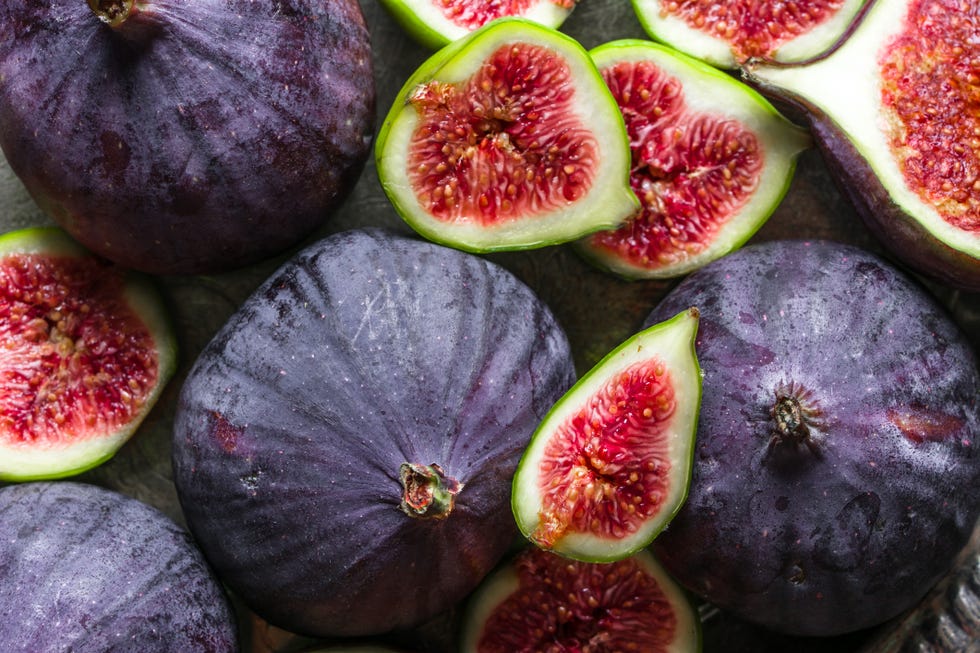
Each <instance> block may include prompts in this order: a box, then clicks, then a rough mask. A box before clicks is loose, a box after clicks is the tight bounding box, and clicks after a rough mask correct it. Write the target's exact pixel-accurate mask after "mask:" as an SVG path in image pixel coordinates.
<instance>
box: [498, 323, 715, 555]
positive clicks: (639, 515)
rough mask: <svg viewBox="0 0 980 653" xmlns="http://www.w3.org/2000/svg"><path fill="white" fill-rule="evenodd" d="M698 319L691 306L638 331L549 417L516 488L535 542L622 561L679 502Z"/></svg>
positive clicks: (685, 475) (696, 398) (522, 522)
mask: <svg viewBox="0 0 980 653" xmlns="http://www.w3.org/2000/svg"><path fill="white" fill-rule="evenodd" d="M698 318H699V315H698V311H697V309H696V308H690V309H688V310H686V311H683V312H681V313H678V314H677V315H675V316H674V317H673V318H671V319H669V320H666V321H664V322H662V323H659V324H656V325H653V326H650V327H648V328H647V329H645V330H643V331H641V332H640V333H638V334H636V335H634V336H633V337H632V338H630V339H628V340H627V341H626V342H624V343H623V344H621V345H620V346H619V347H617V348H616V349H615V350H613V351H612V352H611V353H610V354H609V355H608V356H606V357H605V358H604V359H603V360H601V361H600V362H599V363H598V364H597V365H596V366H595V367H594V368H592V370H591V371H590V372H588V373H587V374H586V375H585V376H583V377H582V378H581V379H580V380H579V381H578V382H577V383H576V384H575V385H574V386H573V387H572V388H571V389H570V390H569V391H568V392H567V393H566V394H565V395H564V396H563V397H562V398H561V399H559V400H558V401H557V402H556V403H555V405H554V407H553V408H552V409H551V411H550V412H549V413H548V414H547V415H546V416H545V418H544V420H543V421H542V422H541V424H540V426H539V427H538V429H537V430H536V431H535V433H534V436H533V437H532V439H531V442H530V444H529V445H528V447H527V449H526V450H525V451H524V455H523V456H522V458H521V462H520V464H519V465H518V468H517V472H516V473H515V475H514V483H513V491H512V495H511V506H512V508H513V511H514V517H515V519H516V521H517V525H518V527H519V528H520V529H521V532H522V533H523V534H524V535H525V536H526V537H528V538H529V539H530V540H531V542H533V543H534V544H536V545H537V546H538V547H540V548H542V549H547V550H550V551H553V552H555V553H559V554H561V555H563V556H566V557H569V558H574V559H577V560H583V561H587V562H610V561H614V560H620V559H623V558H626V557H628V556H630V555H632V554H633V553H634V552H636V551H638V550H639V549H642V548H643V547H645V546H647V545H648V544H649V543H650V542H651V541H653V539H654V538H655V537H656V535H657V534H658V533H659V532H660V531H661V530H663V528H664V527H665V526H666V525H667V524H668V523H669V522H670V520H671V519H672V518H673V516H674V514H675V513H676V512H677V511H678V510H679V509H680V507H681V505H682V504H683V503H684V498H685V497H686V496H687V488H688V485H689V483H690V479H691V467H692V460H691V457H692V455H693V451H694V436H695V427H696V425H697V419H698V408H699V406H700V403H701V370H700V368H699V367H698V362H697V357H696V354H695V351H694V337H695V334H696V333H697V326H698Z"/></svg>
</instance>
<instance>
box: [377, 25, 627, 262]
mask: <svg viewBox="0 0 980 653" xmlns="http://www.w3.org/2000/svg"><path fill="white" fill-rule="evenodd" d="M375 151H376V156H377V169H378V175H379V178H380V181H381V186H382V188H383V189H384V192H385V193H386V195H387V196H388V198H389V199H390V200H391V202H392V204H393V205H394V207H395V209H396V210H397V211H398V212H399V214H400V215H401V216H402V218H404V220H405V221H406V222H407V223H408V224H409V225H411V226H412V227H413V228H414V229H415V230H416V231H417V232H419V233H420V234H422V235H423V236H425V237H426V238H428V239H430V240H433V241H435V242H439V243H442V244H445V245H450V246H452V247H456V248H458V249H463V250H467V251H472V252H489V251H495V250H509V249H510V250H512V249H529V248H533V247H541V246H544V245H551V244H556V243H561V242H566V241H570V240H574V239H576V238H579V237H581V236H584V235H585V234H587V233H591V232H593V231H597V230H600V229H610V228H612V227H614V226H616V225H618V224H619V223H620V222H622V221H623V220H625V219H626V218H627V217H628V216H629V215H631V214H632V213H633V212H634V211H635V210H636V208H637V200H636V197H635V195H634V194H633V191H632V190H630V187H629V167H630V152H629V141H628V140H627V137H626V128H625V126H624V124H623V118H622V116H621V115H620V112H619V107H618V106H617V105H616V101H615V100H614V99H613V97H612V95H611V94H610V93H609V89H607V88H606V85H605V83H603V81H602V77H601V76H600V75H599V72H598V70H596V67H595V64H593V62H592V60H591V59H590V58H589V55H588V52H586V50H585V49H584V48H583V47H582V46H581V45H580V44H579V43H578V42H577V41H575V40H574V39H572V38H571V37H569V36H566V35H564V34H561V33H560V32H557V31H555V30H553V29H550V28H547V27H544V26H542V25H539V24H537V23H534V22H532V21H529V20H525V19H522V18H501V19H498V20H495V21H493V22H491V23H489V24H488V25H486V26H485V27H482V28H480V29H478V30H477V31H475V32H473V33H472V34H471V35H469V36H467V37H465V38H462V39H459V40H457V41H454V42H453V43H452V44H451V45H448V46H446V47H445V48H443V49H442V50H440V51H439V52H437V53H436V54H434V55H433V56H432V57H430V58H429V59H428V60H427V61H426V62H425V63H424V64H422V66H421V67H420V68H419V69H418V70H417V71H416V72H415V74H414V75H412V76H411V77H410V78H409V80H408V81H407V82H406V83H405V85H404V87H403V88H402V90H401V93H400V94H399V95H398V97H397V98H396V99H395V101H394V103H393V105H392V107H391V110H390V112H389V113H388V116H387V118H386V120H385V122H384V124H383V125H382V127H381V131H380V133H379V134H378V139H377V145H376V150H375Z"/></svg>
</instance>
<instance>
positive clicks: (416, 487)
mask: <svg viewBox="0 0 980 653" xmlns="http://www.w3.org/2000/svg"><path fill="white" fill-rule="evenodd" d="M399 478H400V480H401V484H402V490H403V492H402V501H401V509H402V511H404V512H405V514H406V515H408V516H409V517H414V518H416V519H445V518H446V517H448V516H449V513H451V512H452V510H453V505H454V504H455V502H456V495H457V494H458V493H459V491H460V490H461V489H462V488H463V484H462V483H460V482H459V481H457V480H456V479H454V478H452V477H450V476H446V474H445V473H444V472H443V471H442V468H441V467H439V465H437V464H435V463H432V464H431V465H420V464H418V463H402V464H401V467H400V468H399Z"/></svg>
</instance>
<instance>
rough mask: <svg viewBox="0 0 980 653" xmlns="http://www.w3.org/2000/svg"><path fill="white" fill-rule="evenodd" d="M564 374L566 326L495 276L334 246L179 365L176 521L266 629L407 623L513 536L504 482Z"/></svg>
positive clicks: (419, 246)
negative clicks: (182, 379) (185, 365)
mask: <svg viewBox="0 0 980 653" xmlns="http://www.w3.org/2000/svg"><path fill="white" fill-rule="evenodd" d="M573 376H574V369H573V365H572V359H571V356H570V352H569V346H568V342H567V340H566V338H565V335H564V333H563V331H562V330H561V327H560V326H559V325H558V323H557V322H556V321H555V320H554V318H553V316H552V314H551V312H550V311H549V310H548V308H547V307H546V306H545V305H544V304H543V303H541V302H540V301H539V300H538V299H537V298H536V297H535V296H534V294H533V293H532V292H531V291H530V289H529V288H528V287H527V286H525V285H524V284H522V283H521V282H520V281H518V280H517V278H516V277H514V276H513V275H511V274H510V273H508V272H507V271H506V270H505V269H503V268H501V267H500V266H497V265H494V264H492V263H490V262H488V261H486V260H483V259H481V258H478V257H476V256H473V255H470V254H465V253H463V252H459V251H456V250H453V249H450V248H446V247H441V246H438V245H435V244H432V243H428V242H423V241H419V240H415V239H408V238H404V237H396V236H393V235H392V234H389V233H387V232H382V231H370V232H368V231H351V232H345V233H342V234H338V235H334V236H331V237H330V238H327V239H325V240H322V241H320V242H318V243H316V244H314V245H312V246H310V247H309V248H307V249H306V250H304V251H303V252H301V253H300V254H298V255H297V256H296V257H294V258H293V259H291V260H290V261H288V262H287V263H286V264H285V265H284V266H283V267H282V268H280V270H279V271H278V272H277V273H275V274H274V275H273V276H272V277H271V278H270V279H269V280H268V281H267V282H266V283H265V284H263V286H262V287H260V288H259V289H258V290H257V291H256V293H255V294H254V295H252V296H251V297H250V298H249V299H248V300H246V301H245V303H244V304H243V305H242V307H241V308H240V309H239V311H238V312H237V313H236V314H235V315H234V316H233V317H232V318H231V319H230V320H229V322H228V323H227V324H226V325H225V326H224V327H223V328H222V330H221V331H219V333H218V334H217V335H216V336H215V338H214V340H212V341H211V343H210V344H209V345H208V346H207V347H206V348H205V350H204V351H203V352H202V354H201V356H200V357H199V358H198V360H197V362H196V364H195V366H194V368H193V369H192V370H191V371H190V374H189V375H188V378H187V381H186V383H185V385H184V387H183V390H182V392H181V396H180V401H179V404H178V409H177V415H176V419H175V425H174V426H175V429H174V430H175V434H174V457H173V460H174V480H175V482H176V485H177V491H178V494H179V497H180V501H181V505H182V506H183V509H184V514H185V515H186V517H187V521H188V524H189V526H190V528H191V531H192V532H193V533H194V534H195V536H196V537H197V538H198V540H199V541H200V542H201V546H202V548H203V549H204V552H205V554H206V555H207V556H208V558H209V559H210V560H211V562H212V563H213V564H214V566H215V568H216V570H217V571H218V574H219V576H221V578H222V580H224V581H225V582H226V583H227V584H228V585H229V587H231V588H232V589H233V591H234V592H235V593H236V594H237V595H239V596H240V597H241V598H242V599H243V600H244V601H245V602H246V603H247V604H248V605H249V606H250V607H251V608H252V609H253V610H255V611H256V612H257V613H258V614H259V615H261V616H263V617H264V618H265V619H267V620H268V621H270V622H272V623H274V624H276V625H279V626H281V627H284V628H286V629H288V630H291V631H294V632H299V633H304V634H312V635H317V636H340V635H369V634H375V633H381V632H385V631H388V630H391V629H397V628H408V627H412V626H415V625H418V624H420V623H421V622H422V621H424V620H426V619H429V618H431V617H433V616H435V615H436V614H437V613H439V612H441V611H443V610H448V609H449V608H451V607H452V606H454V605H456V604H457V603H458V602H459V601H460V600H461V599H462V598H463V597H464V596H465V595H466V594H467V593H468V592H470V591H471V590H472V589H473V588H474V587H475V586H476V585H477V584H478V583H479V581H480V580H481V579H482V578H483V577H484V575H485V574H487V573H488V572H489V571H490V569H491V568H492V567H493V566H494V564H496V562H497V561H498V560H499V559H500V558H501V556H502V555H503V554H504V553H505V552H506V551H507V549H508V548H509V547H510V546H511V545H512V544H513V542H514V541H515V539H516V537H517V528H516V525H515V523H514V519H513V516H512V514H511V511H510V487H511V478H512V476H513V474H514V470H515V468H516V467H517V463H518V459H519V458H520V456H521V453H522V452H523V450H524V447H525V446H527V443H528V440H529V439H530V436H531V433H532V431H533V430H534V428H535V426H537V424H538V422H539V421H540V420H541V419H542V418H543V417H544V415H545V413H546V412H547V411H548V409H549V408H550V407H551V406H552V404H553V403H554V402H555V401H556V400H557V399H558V398H559V397H560V396H561V394H562V393H563V392H564V391H565V390H566V389H567V388H568V387H569V386H570V385H571V382H572V380H573Z"/></svg>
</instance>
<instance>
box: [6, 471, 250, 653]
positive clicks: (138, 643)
mask: <svg viewBox="0 0 980 653" xmlns="http://www.w3.org/2000/svg"><path fill="white" fill-rule="evenodd" d="M0 533H3V537H2V538H0V578H2V579H3V582H2V583H0V642H3V650H4V651H5V652H9V653H43V652H45V651H52V652H53V651H73V652H74V653H107V652H118V653H122V652H124V651H139V652H140V653H173V652H174V651H180V652H181V653H234V652H236V651H238V641H237V625H236V623H235V619H234V614H233V612H232V610H231V607H230V605H229V603H228V600H227V598H226V597H225V595H224V593H223V590H222V588H221V586H220V585H219V584H218V582H217V580H216V579H215V578H214V575H213V574H212V572H211V570H210V568H209V567H208V565H207V563H206V562H205V560H204V557H203V556H202V555H201V552H200V551H199V550H198V549H197V548H196V547H195V545H194V544H193V542H192V540H191V538H190V536H189V535H188V534H187V532H186V531H184V530H183V529H181V528H179V527H178V526H177V525H176V524H174V523H173V522H172V521H170V519H169V518H168V517H166V516H165V515H164V514H163V513H161V512H159V511H158V510H156V509H155V508H151V507H150V506H148V505H146V504H143V503H140V502H139V501H137V500H136V499H133V498H131V497H128V496H124V495H122V494H119V493H117V492H113V491H110V490H106V489H104V488H100V487H97V486H95V485H88V484H84V483H75V482H67V481H58V482H37V483H25V484H22V485H9V486H7V487H4V488H0Z"/></svg>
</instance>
